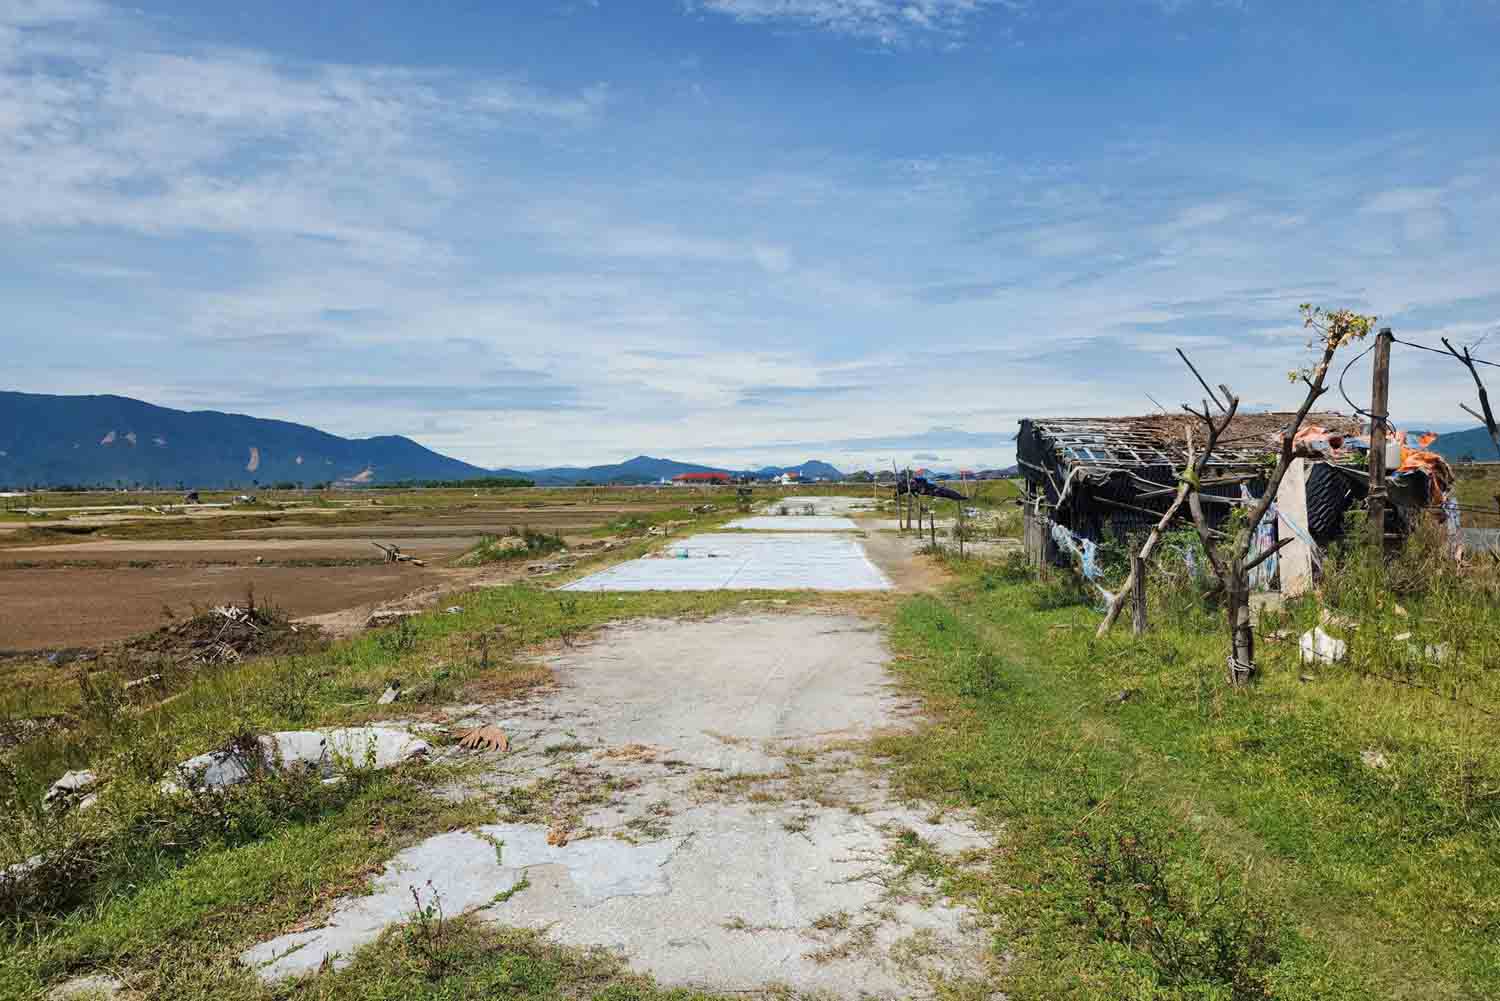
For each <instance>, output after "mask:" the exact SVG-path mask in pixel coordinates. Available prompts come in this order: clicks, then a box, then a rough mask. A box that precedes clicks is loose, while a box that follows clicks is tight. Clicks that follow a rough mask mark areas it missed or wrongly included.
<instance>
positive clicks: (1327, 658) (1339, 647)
mask: <svg viewBox="0 0 1500 1001" xmlns="http://www.w3.org/2000/svg"><path fill="white" fill-rule="evenodd" d="M1300 646H1301V648H1302V662H1303V663H1304V664H1307V663H1316V664H1336V663H1338V662H1339V661H1341V660H1343V659H1344V655H1345V654H1346V653H1348V652H1349V645H1348V644H1347V643H1345V642H1344V641H1343V640H1341V639H1335V638H1334V637H1332V636H1329V635H1328V634H1327V633H1325V632H1324V631H1323V627H1322V626H1314V627H1313V628H1312V629H1310V630H1308V631H1307V632H1305V633H1303V634H1302V641H1301V643H1300Z"/></svg>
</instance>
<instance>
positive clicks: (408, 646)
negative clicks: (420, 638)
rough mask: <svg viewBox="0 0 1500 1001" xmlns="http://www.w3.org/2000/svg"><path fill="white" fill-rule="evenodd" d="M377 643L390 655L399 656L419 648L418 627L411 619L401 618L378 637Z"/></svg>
mask: <svg viewBox="0 0 1500 1001" xmlns="http://www.w3.org/2000/svg"><path fill="white" fill-rule="evenodd" d="M375 642H376V643H377V644H378V645H379V646H380V649H381V650H383V651H385V652H386V653H388V654H392V655H395V656H399V655H401V654H404V653H410V652H411V651H412V650H415V649H416V647H417V627H416V626H414V625H412V622H411V619H408V618H400V619H397V620H396V621H395V623H394V624H392V625H391V626H390V627H389V628H387V629H385V630H383V631H382V632H381V633H380V634H379V636H377V637H376V639H375Z"/></svg>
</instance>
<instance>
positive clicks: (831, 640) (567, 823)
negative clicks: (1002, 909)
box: [242, 613, 992, 998]
mask: <svg viewBox="0 0 1500 1001" xmlns="http://www.w3.org/2000/svg"><path fill="white" fill-rule="evenodd" d="M887 656H888V655H887V652H886V649H885V645H884V642H883V639H882V637H881V634H880V631H879V630H878V628H876V627H875V626H873V625H871V624H870V623H869V622H867V621H865V620H863V619H860V618H856V617H852V616H843V615H824V614H801V613H786V614H753V615H733V616H723V617H718V618H714V619H709V620H706V621H641V622H634V623H627V624H623V625H619V626H616V627H612V628H610V629H607V630H604V631H603V632H602V633H601V634H600V635H599V636H598V637H597V638H596V639H595V641H594V642H592V643H590V644H589V645H588V646H586V647H582V648H577V649H574V650H572V651H567V652H565V653H563V654H562V655H560V656H557V657H554V658H551V659H550V663H551V666H552V668H553V670H554V672H555V675H556V678H557V684H556V686H555V687H554V688H552V689H549V690H546V691H543V692H540V693H534V694H532V695H531V696H529V697H527V698H525V699H521V700H517V701H512V702H507V703H500V704H495V705H484V706H467V707H459V708H456V709H455V710H454V714H455V715H456V716H461V717H462V718H463V720H464V721H466V722H474V723H480V722H482V723H498V724H499V725H501V726H502V727H503V728H504V729H505V730H506V731H507V733H508V734H510V736H511V740H512V750H511V752H510V753H509V754H504V755H493V756H491V757H490V758H488V759H487V761H488V762H489V764H488V765H487V767H486V768H485V769H484V772H483V774H482V776H481V777H479V778H478V779H477V780H475V781H474V782H473V784H472V785H470V786H466V787H465V788H464V789H462V790H458V791H456V794H461V795H466V796H485V797H493V798H494V800H495V801H496V802H497V804H499V806H500V807H501V812H502V814H503V815H504V822H503V823H500V824H494V825H487V826H485V827H483V828H480V829H478V830H475V831H472V832H462V831H461V832H452V833H449V834H445V835H441V836H439V837H438V838H434V839H431V840H429V841H427V842H425V843H423V844H421V845H417V846H416V847H414V848H412V849H409V850H408V851H406V852H404V853H402V854H401V855H400V856H398V857H397V858H396V859H394V860H393V861H392V862H391V863H390V865H388V866H387V868H386V871H385V873H384V874H383V875H382V876H381V877H379V878H378V879H377V880H376V881H375V883H374V884H373V886H372V887H371V893H370V895H368V896H363V897H358V898H352V899H350V900H346V901H344V902H342V903H340V904H339V905H338V906H337V907H336V908H335V910H334V913H333V915H332V917H331V919H330V921H329V923H328V924H327V925H326V926H325V927H323V928H319V929H314V930H311V931H303V932H297V933H292V934H288V935H284V936H282V937H280V938H277V939H273V940H271V941H269V942H264V943H261V944H260V945H258V946H256V947H255V948H253V949H251V950H249V951H248V952H246V953H245V954H244V956H243V957H242V959H243V960H244V961H245V962H246V963H247V964H249V965H251V966H252V967H255V968H256V969H258V970H259V972H260V975H261V976H262V977H263V978H265V979H267V980H277V979H281V978H284V977H287V976H293V975H297V974H302V973H311V972H313V971H315V970H317V969H318V968H320V966H321V965H322V963H323V962H324V961H325V959H328V960H329V961H330V962H332V963H333V964H334V965H341V964H342V963H344V962H347V960H348V957H349V955H350V954H351V953H352V952H353V951H354V950H355V949H357V948H358V947H359V946H361V945H363V944H366V943H368V942H371V941H373V940H374V939H375V938H376V937H378V935H379V934H380V932H381V930H383V929H384V928H385V927H387V926H389V925H390V924H392V923H394V922H398V921H402V920H405V919H407V918H408V917H410V914H411V911H412V901H411V889H410V888H411V887H413V886H415V887H419V888H424V892H428V891H425V887H426V883H427V881H428V880H431V881H432V890H431V891H430V892H436V893H438V894H440V895H441V896H442V900H443V906H444V910H445V911H446V912H447V913H449V914H453V913H457V912H459V911H475V912H478V913H480V914H481V915H482V916H484V917H485V918H486V919H489V920H493V921H496V922H501V923H504V924H507V925H511V926H517V927H525V928H534V929H540V930H543V931H544V932H545V933H546V934H547V935H549V936H550V937H551V938H552V939H553V940H554V941H557V942H559V943H562V944H565V945H574V946H605V947H607V948H610V949H613V950H616V951H617V952H619V953H620V954H621V955H622V956H623V957H624V958H625V959H626V960H627V961H628V962H629V963H630V965H631V966H632V967H633V968H635V969H636V970H638V971H641V972H646V973H651V974H653V975H654V976H656V977H657V978H658V979H659V980H660V981H661V982H663V983H664V984H667V985H681V986H690V987H697V988H704V989H717V990H726V991H748V992H756V991H762V990H764V991H775V990H782V991H790V992H793V993H795V994H804V995H805V994H810V993H816V994H818V995H819V996H830V995H831V996H834V997H847V998H872V997H873V998H910V997H924V996H931V995H933V994H936V993H937V992H938V990H939V989H940V987H947V988H949V989H952V988H955V987H959V986H961V985H968V986H970V987H971V988H974V989H973V990H972V991H971V992H970V996H983V994H984V991H983V989H982V988H979V987H977V986H976V985H979V984H981V983H982V982H983V981H984V980H986V979H988V978H987V977H986V972H987V971H988V969H989V964H990V963H991V961H992V960H991V958H990V950H989V936H988V934H987V931H986V929H985V928H984V926H983V925H982V923H981V922H980V921H979V920H978V919H977V918H976V916H974V915H972V914H970V913H968V912H966V911H965V910H964V909H963V908H962V907H960V906H957V905H956V904H955V903H954V902H952V901H950V900H946V899H944V897H943V895H942V893H941V891H940V889H939V888H938V887H935V886H932V885H930V884H927V883H925V882H924V881H923V880H922V878H921V877H919V876H917V875H915V874H914V873H913V872H911V871H909V870H907V869H904V868H903V867H902V866H900V865H898V864H897V863H896V861H895V860H894V858H893V855H894V852H895V849H896V848H897V846H898V844H902V845H906V846H908V847H910V846H911V845H913V844H916V843H920V844H923V845H925V846H927V848H928V849H930V850H932V851H936V852H940V853H943V854H945V855H947V856H949V857H951V858H953V859H954V860H955V861H956V862H957V863H958V864H961V865H984V864H987V860H988V857H989V853H990V852H991V851H992V839H991V837H990V836H987V835H986V834H985V833H983V832H981V831H979V830H976V829H975V828H973V827H972V826H970V825H969V824H968V823H966V822H965V821H964V820H963V819H962V818H959V817H957V816H955V815H949V816H947V817H936V816H932V815H930V811H929V810H928V809H926V808H923V807H922V806H921V805H920V804H903V803H899V802H897V801H895V799H894V798H893V796H892V794H891V791H890V788H889V786H888V784H887V783H886V781H885V780H884V778H883V776H882V774H881V772H880V769H879V767H878V765H872V764H871V763H870V762H869V761H868V760H867V759H866V758H865V757H864V756H863V755H862V754H861V753H860V752H859V747H858V742H860V741H862V740H864V739H865V738H867V737H869V736H870V735H872V734H873V733H875V732H877V731H879V730H880V729H882V728H887V727H904V726H911V725H914V723H915V721H916V717H915V712H916V707H915V706H914V705H913V704H911V703H909V702H907V701H905V700H903V699H902V698H901V697H899V695H898V694H897V693H895V692H894V691H893V690H892V689H891V687H890V678H889V676H888V675H887V673H886V670H885V662H886V659H887Z"/></svg>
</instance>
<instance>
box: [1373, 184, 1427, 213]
mask: <svg viewBox="0 0 1500 1001" xmlns="http://www.w3.org/2000/svg"><path fill="white" fill-rule="evenodd" d="M1442 197H1443V189H1442V188H1435V187H1425V188H1391V189H1389V190H1387V191H1382V192H1380V193H1379V194H1377V195H1375V196H1374V197H1373V198H1370V199H1369V200H1367V201H1366V202H1365V204H1364V205H1363V207H1362V208H1361V211H1364V212H1371V213H1376V214H1385V213H1402V212H1422V211H1426V210H1428V209H1434V208H1437V207H1438V204H1439V202H1440V201H1441V199H1442Z"/></svg>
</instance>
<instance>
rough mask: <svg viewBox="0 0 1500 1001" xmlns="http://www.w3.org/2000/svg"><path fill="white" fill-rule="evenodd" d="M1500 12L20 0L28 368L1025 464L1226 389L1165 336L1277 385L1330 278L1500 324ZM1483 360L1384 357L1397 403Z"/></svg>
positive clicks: (579, 448)
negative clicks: (1052, 427) (1019, 446)
mask: <svg viewBox="0 0 1500 1001" xmlns="http://www.w3.org/2000/svg"><path fill="white" fill-rule="evenodd" d="M418 8H420V9H418ZM1497 42H1500V3H1497V2H1496V0H1468V2H1441V0H1431V2H1425V3H1424V2H1415V0H1414V2H1401V0H1369V2H1364V3H1358V4H1356V3H1344V4H1335V3H1316V2H1314V3H1306V2H1304V3H1271V2H1254V0H1243V2H1228V0H1218V2H1215V0H1118V2H1113V3H1110V2H1105V0H1057V2H1047V0H687V2H684V0H663V2H660V3H650V2H646V0H639V2H633V3H623V2H611V0H597V2H589V0H564V2H557V3H552V2H548V0H533V2H527V3H524V4H522V3H491V4H479V3H441V4H424V5H412V4H397V3H392V4H384V3H379V2H373V0H365V2H361V3H338V2H331V3H322V4H316V5H309V4H305V3H296V4H294V3H282V2H267V3H260V4H254V5H235V6H234V8H233V9H230V8H228V7H226V8H224V9H222V10H221V9H217V8H216V6H215V5H212V4H204V3H191V4H189V3H152V2H147V3H142V4H138V5H134V6H130V7H124V6H111V5H108V4H104V3H98V2H94V0H0V302H3V303H4V306H5V308H4V311H3V316H0V330H3V333H4V339H5V352H4V355H5V358H6V362H7V364H6V371H7V375H6V377H5V378H4V379H3V380H0V382H3V384H4V386H5V388H14V389H20V390H26V391H32V392H56V393H95V392H115V393H121V394H125V395H130V396H137V397H140V398H143V399H147V400H150V401H152V402H156V403H161V404H164V405H168V406H176V407H184V408H189V409H196V408H214V409H226V410H234V411H241V412H247V413H252V414H256V415H258V416H267V417H278V418H284V419H288V420H296V421H302V422H307V423H312V424H315V425H317V426H320V427H323V428H325V429H327V430H330V431H334V432H336V433H340V434H348V435H367V434H382V433H400V434H407V435H410V436H412V437H414V438H416V439H418V440H419V441H421V442H423V443H424V444H427V445H429V446H431V447H433V448H436V449H439V450H440V451H443V452H446V453H449V454H452V455H455V456H458V457H461V458H464V459H467V460H469V461H472V462H476V463H480V464H483V465H491V466H493V465H501V464H506V465H518V466H528V465H542V464H550V463H553V462H561V461H568V462H597V461H613V460H617V459H620V458H624V457H626V456H628V455H631V454H635V453H637V452H641V451H646V452H650V453H652V454H657V455H671V456H673V457H677V458H683V459H698V460H706V461H713V462H720V463H725V464H734V465H738V464H747V465H748V464H757V465H758V464H760V463H762V462H767V461H786V462H791V461H800V460H801V459H803V458H807V457H818V458H824V459H828V460H830V461H834V462H836V463H841V464H845V465H865V464H877V463H878V464H880V465H886V464H888V463H889V462H890V461H891V460H893V459H894V460H895V461H897V462H906V461H910V460H913V459H916V457H917V456H922V457H923V458H921V459H917V460H916V461H919V462H922V463H925V464H934V465H944V464H951V465H993V464H1000V463H1004V462H1008V461H1009V460H1010V456H1011V455H1012V447H1011V444H1010V438H1011V435H1012V434H1013V433H1014V429H1015V422H1016V420H1017V419H1018V418H1019V417H1022V416H1027V415H1031V414H1048V415H1083V414H1091V413H1136V412H1147V411H1149V410H1151V409H1152V404H1151V403H1150V401H1149V400H1148V399H1147V396H1146V394H1148V393H1149V394H1151V395H1152V396H1154V397H1155V398H1156V399H1158V400H1161V401H1162V402H1163V403H1165V404H1167V405H1168V406H1169V407H1175V406H1176V405H1177V404H1179V403H1181V402H1184V401H1189V400H1194V399H1196V396H1195V395H1194V388H1195V385H1194V383H1193V381H1192V377H1191V375H1190V374H1189V373H1188V372H1187V371H1186V370H1185V369H1184V368H1183V367H1182V366H1181V364H1180V363H1179V362H1177V361H1176V357H1175V355H1174V354H1173V353H1172V351H1173V349H1174V348H1176V347H1182V348H1184V349H1185V350H1187V351H1188V352H1189V353H1190V354H1191V355H1192V356H1193V357H1194V359H1195V360H1196V361H1197V362H1198V363H1199V365H1200V367H1202V368H1204V369H1205V370H1207V372H1208V373H1209V374H1211V375H1212V376H1213V377H1214V378H1215V380H1216V381H1218V380H1222V381H1226V382H1228V383H1229V384H1230V385H1231V386H1232V387H1233V388H1234V389H1235V390H1236V391H1237V392H1239V393H1240V395H1241V397H1242V398H1243V399H1244V400H1245V401H1246V403H1247V404H1249V405H1261V406H1289V405H1292V404H1294V403H1295V402H1297V399H1296V396H1295V394H1294V393H1293V391H1292V388H1291V387H1289V386H1288V385H1287V381H1286V372H1287V370H1288V369H1291V368H1294V367H1296V366H1297V365H1299V364H1301V363H1302V362H1303V360H1304V359H1305V356H1306V348H1305V341H1306V338H1305V336H1304V332H1303V331H1302V330H1301V329H1300V328H1299V326H1298V318H1297V304H1298V303H1300V302H1304V301H1313V302H1318V303H1322V304H1325V305H1328V306H1350V307H1354V308H1357V309H1361V310H1363V311H1365V312H1373V313H1378V314H1380V316H1381V318H1382V321H1383V322H1386V323H1389V324H1391V325H1392V326H1393V327H1395V328H1396V331H1397V333H1398V336H1404V337H1407V338H1410V339H1414V340H1422V341H1428V342H1436V340H1437V337H1438V336H1440V335H1445V334H1446V335H1447V336H1449V337H1452V338H1454V339H1456V341H1457V342H1459V343H1474V342H1478V341H1481V339H1483V338H1485V337H1486V336H1487V335H1489V334H1490V332H1491V331H1495V334H1494V336H1492V337H1490V339H1489V340H1488V341H1485V342H1484V343H1483V344H1481V346H1480V348H1479V349H1478V351H1477V353H1478V354H1481V355H1485V354H1488V355H1490V356H1492V357H1496V358H1500V60H1497V59H1496V58H1495V56H1494V52H1495V49H1496V44H1497ZM1467 380H1468V376H1467V374H1466V373H1465V372H1464V371H1463V370H1462V369H1460V368H1458V366H1456V365H1454V364H1452V363H1448V362H1445V361H1444V360H1443V359H1441V358H1438V357H1436V356H1431V355H1423V354H1420V353H1418V352H1414V351H1411V350H1409V349H1402V348H1400V347H1398V348H1397V351H1396V355H1395V361H1394V384H1393V389H1392V400H1393V414H1394V416H1395V417H1396V419H1397V420H1398V421H1401V422H1404V423H1406V424H1409V425H1412V426H1416V425H1434V426H1464V425H1467V424H1468V423H1470V422H1469V421H1468V420H1467V419H1466V418H1465V417H1464V415H1463V414H1462V413H1461V412H1460V411H1459V409H1458V402H1459V401H1461V400H1469V399H1470V398H1471V395H1472V391H1471V386H1470V384H1469V383H1468V381H1467ZM1368 384H1369V376H1368V369H1367V367H1366V366H1365V365H1364V364H1363V363H1361V364H1360V365H1356V366H1355V368H1354V369H1353V370H1352V371H1351V372H1350V376H1349V380H1348V386H1349V387H1350V389H1351V396H1353V398H1354V400H1355V402H1356V403H1363V402H1365V400H1364V398H1365V396H1366V394H1367V392H1368ZM1496 388H1497V391H1500V386H1497V387H1496ZM1198 395H1201V393H1200V394H1198ZM1330 402H1336V403H1337V404H1338V406H1339V408H1340V409H1343V408H1344V405H1343V403H1342V401H1341V400H1339V399H1338V397H1337V395H1336V394H1335V395H1334V396H1333V397H1332V398H1331V401H1330Z"/></svg>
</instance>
